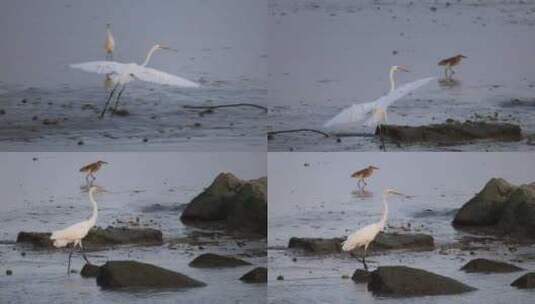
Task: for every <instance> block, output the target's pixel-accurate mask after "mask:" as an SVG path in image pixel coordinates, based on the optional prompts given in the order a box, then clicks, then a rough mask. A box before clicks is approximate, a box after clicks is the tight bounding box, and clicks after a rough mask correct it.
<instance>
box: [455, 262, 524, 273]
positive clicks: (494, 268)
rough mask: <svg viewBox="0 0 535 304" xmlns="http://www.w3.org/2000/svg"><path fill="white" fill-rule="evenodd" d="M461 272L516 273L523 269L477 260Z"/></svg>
mask: <svg viewBox="0 0 535 304" xmlns="http://www.w3.org/2000/svg"><path fill="white" fill-rule="evenodd" d="M461 270H464V271H465V272H482V273H495V272H515V271H520V270H522V268H520V267H517V266H515V265H512V264H507V263H504V262H499V261H493V260H487V259H475V260H471V261H470V262H468V263H466V265H464V266H463V267H462V268H461Z"/></svg>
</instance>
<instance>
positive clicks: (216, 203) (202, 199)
mask: <svg viewBox="0 0 535 304" xmlns="http://www.w3.org/2000/svg"><path fill="white" fill-rule="evenodd" d="M266 193H267V178H266V177H262V178H259V179H254V180H249V181H244V180H241V179H239V178H237V177H236V176H234V175H232V174H231V173H221V174H219V175H218V176H217V177H216V178H215V180H214V181H213V182H212V184H211V185H210V186H209V187H208V188H206V190H204V191H203V192H202V193H201V194H199V195H198V196H197V197H195V198H194V199H193V200H192V201H191V202H190V203H189V204H188V205H187V206H186V208H185V209H184V211H183V212H182V215H181V217H180V218H181V220H182V222H184V223H185V224H188V225H202V224H211V223H222V224H223V225H225V228H227V229H228V230H232V231H240V232H245V233H252V234H258V235H261V236H263V237H265V236H267V195H266Z"/></svg>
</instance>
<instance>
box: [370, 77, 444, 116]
mask: <svg viewBox="0 0 535 304" xmlns="http://www.w3.org/2000/svg"><path fill="white" fill-rule="evenodd" d="M433 79H435V77H427V78H422V79H419V80H416V81H413V82H409V83H406V84H403V85H401V86H399V87H398V88H397V89H395V90H394V91H392V92H390V93H388V94H387V95H385V96H383V97H381V98H379V99H377V100H376V101H375V102H374V103H375V104H376V107H381V108H383V109H386V108H388V107H389V106H390V105H391V104H392V103H394V101H396V100H398V99H401V98H402V97H404V96H405V95H407V94H409V93H410V92H412V91H414V90H416V89H418V88H420V87H422V86H424V85H426V84H428V83H429V82H430V81H431V80H433Z"/></svg>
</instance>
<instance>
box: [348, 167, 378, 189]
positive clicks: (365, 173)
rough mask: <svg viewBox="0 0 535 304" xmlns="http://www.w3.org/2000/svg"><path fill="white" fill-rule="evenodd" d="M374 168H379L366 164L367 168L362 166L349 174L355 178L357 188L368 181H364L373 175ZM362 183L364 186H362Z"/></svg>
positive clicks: (360, 187) (361, 187) (365, 184)
mask: <svg viewBox="0 0 535 304" xmlns="http://www.w3.org/2000/svg"><path fill="white" fill-rule="evenodd" d="M374 170H379V168H377V167H374V166H368V168H364V169H362V170H359V171H357V172H355V173H353V174H351V177H352V178H356V179H357V187H359V189H364V188H365V187H366V186H367V185H368V183H366V179H367V178H369V177H370V176H372V175H373V171H374ZM363 183H364V187H363V186H362V184H363Z"/></svg>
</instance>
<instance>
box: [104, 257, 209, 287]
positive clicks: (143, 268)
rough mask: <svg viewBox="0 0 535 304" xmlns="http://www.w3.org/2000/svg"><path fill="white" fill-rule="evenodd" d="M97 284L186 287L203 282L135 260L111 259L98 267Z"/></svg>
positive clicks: (107, 285) (201, 284)
mask: <svg viewBox="0 0 535 304" xmlns="http://www.w3.org/2000/svg"><path fill="white" fill-rule="evenodd" d="M97 284H98V286H100V287H102V288H122V287H145V288H188V287H202V286H206V284H205V283H203V282H200V281H197V280H194V279H192V278H190V277H188V276H186V275H183V274H181V273H178V272H174V271H171V270H167V269H164V268H161V267H158V266H154V265H151V264H146V263H140V262H136V261H111V262H107V263H106V264H104V265H103V266H101V267H100V271H99V272H98V275H97Z"/></svg>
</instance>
